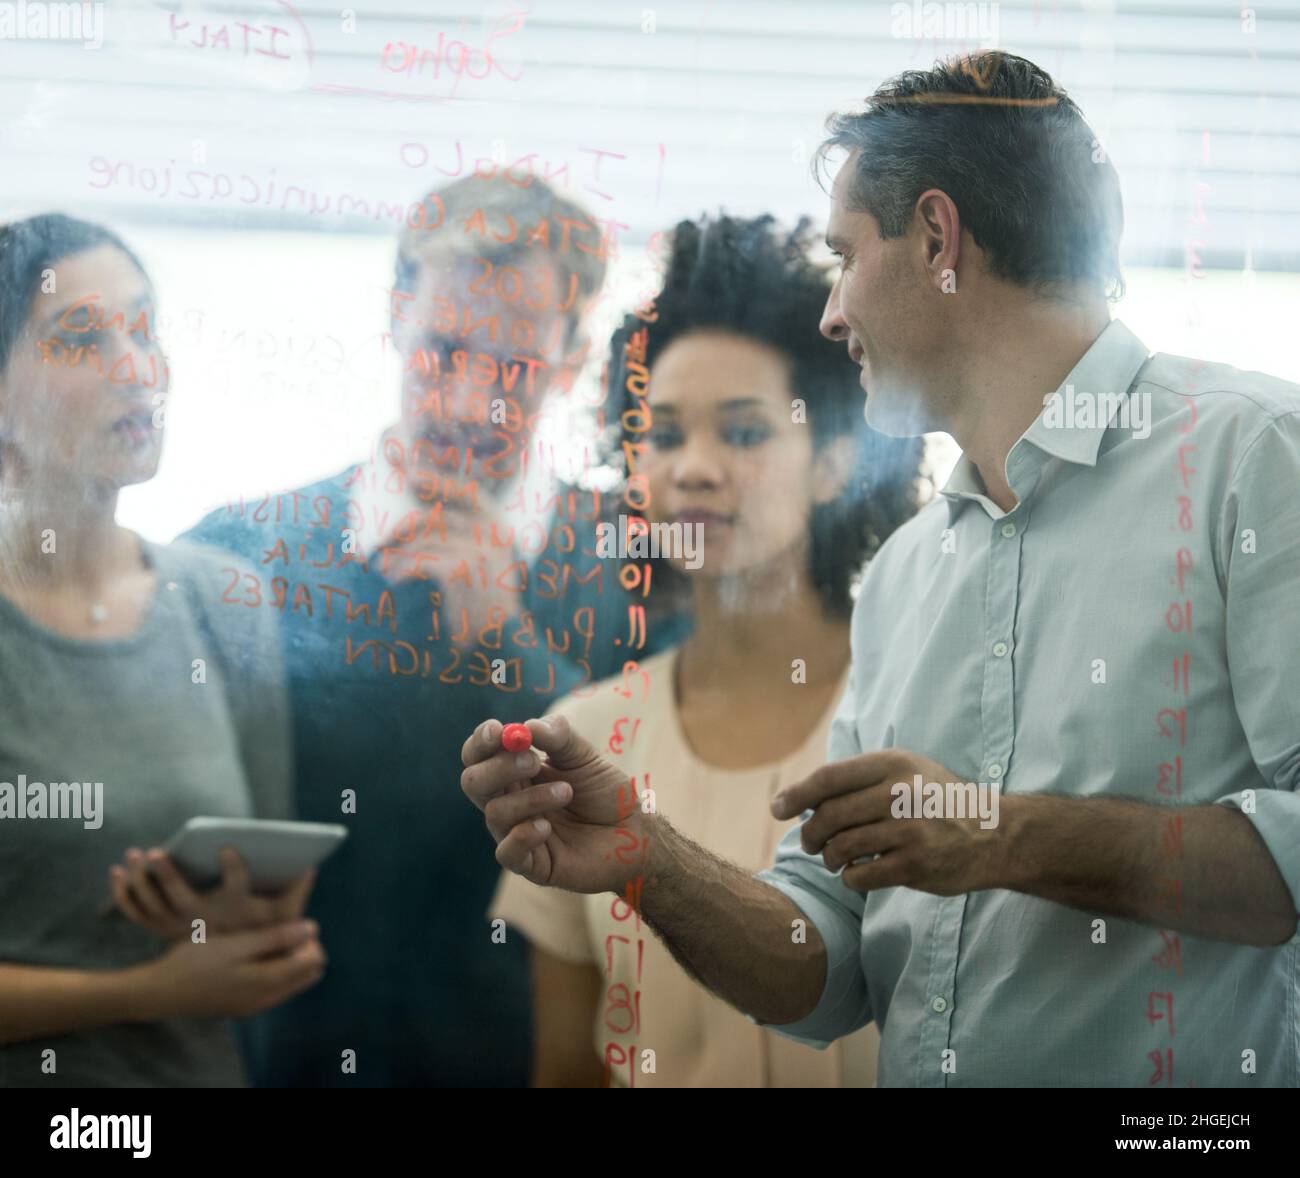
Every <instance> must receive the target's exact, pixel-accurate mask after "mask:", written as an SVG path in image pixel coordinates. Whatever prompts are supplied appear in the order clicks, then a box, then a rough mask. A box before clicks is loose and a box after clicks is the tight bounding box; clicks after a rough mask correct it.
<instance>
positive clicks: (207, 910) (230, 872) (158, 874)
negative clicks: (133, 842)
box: [109, 847, 316, 941]
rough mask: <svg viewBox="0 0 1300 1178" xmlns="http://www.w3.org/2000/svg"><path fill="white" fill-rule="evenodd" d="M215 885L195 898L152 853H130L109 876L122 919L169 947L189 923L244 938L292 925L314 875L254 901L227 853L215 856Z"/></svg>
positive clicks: (233, 854) (187, 931)
mask: <svg viewBox="0 0 1300 1178" xmlns="http://www.w3.org/2000/svg"><path fill="white" fill-rule="evenodd" d="M220 859H221V883H220V885H219V886H217V887H215V888H212V889H211V890H209V891H206V892H196V891H195V890H194V889H193V888H192V887H190V885H189V884H188V883H187V882H186V880H185V877H184V876H182V875H181V873H180V872H179V871H178V870H177V869H176V865H175V864H174V863H173V862H172V860H171V857H170V856H169V855H168V854H167V853H166V852H165V851H161V850H159V849H158V848H156V847H155V848H154V849H153V850H151V851H150V852H149V853H148V854H147V855H146V854H144V853H143V852H141V851H140V850H138V849H137V848H135V847H132V848H131V849H130V850H129V851H127V853H126V864H125V866H121V865H119V866H115V867H113V868H111V869H110V871H109V883H110V886H111V887H112V890H113V901H114V903H115V904H116V905H117V907H118V908H119V909H120V910H121V912H122V914H123V915H124V916H126V917H127V918H128V919H130V920H131V921H133V922H134V923H136V924H138V925H140V926H141V927H142V928H146V929H148V930H149V931H150V932H151V933H154V934H155V935H157V936H159V937H163V938H165V939H166V940H169V941H176V940H181V939H185V940H188V939H189V937H190V935H191V933H192V932H193V929H194V922H195V921H196V920H201V921H203V922H204V925H205V926H206V929H207V931H208V932H209V933H232V932H244V931H247V930H250V929H259V928H266V927H268V926H269V925H274V924H281V923H283V922H284V921H287V920H295V919H296V918H298V917H299V916H301V915H302V914H303V911H304V910H305V909H306V907H307V898H308V897H309V896H310V895H311V889H312V886H313V885H314V884H315V882H316V872H315V871H306V872H304V873H303V874H302V875H301V876H299V877H298V878H297V879H296V880H295V881H294V882H293V883H292V884H291V885H290V886H289V887H288V888H286V889H285V890H284V891H283V892H281V893H280V894H279V895H276V896H258V895H254V893H253V891H252V887H251V885H250V882H249V877H248V869H247V868H246V867H245V866H244V861H243V860H242V859H241V858H240V857H239V853H238V852H237V851H236V850H235V849H234V848H233V847H225V848H223V849H222V851H221V855H220Z"/></svg>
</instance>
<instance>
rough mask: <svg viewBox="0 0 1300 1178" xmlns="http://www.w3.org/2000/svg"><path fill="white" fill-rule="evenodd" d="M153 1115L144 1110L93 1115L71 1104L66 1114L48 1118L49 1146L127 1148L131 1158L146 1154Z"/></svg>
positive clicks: (64, 1147)
mask: <svg viewBox="0 0 1300 1178" xmlns="http://www.w3.org/2000/svg"><path fill="white" fill-rule="evenodd" d="M152 1126H153V1118H152V1117H151V1116H149V1114H148V1113H145V1114H143V1115H141V1114H137V1113H132V1114H130V1115H129V1116H127V1115H121V1116H110V1115H108V1114H107V1113H103V1114H100V1115H99V1116H96V1115H95V1114H93V1113H85V1114H83V1113H82V1112H81V1110H80V1109H76V1108H74V1109H73V1110H72V1112H71V1113H70V1114H69V1115H68V1116H66V1117H65V1116H63V1115H62V1114H60V1115H59V1116H57V1117H51V1118H50V1127H51V1128H52V1129H53V1130H54V1132H53V1133H51V1134H50V1148H51V1149H129V1150H130V1151H131V1156H132V1157H133V1158H147V1157H148V1156H149V1155H150V1153H151V1152H152V1147H151V1146H150V1144H149V1140H150V1137H151V1129H152Z"/></svg>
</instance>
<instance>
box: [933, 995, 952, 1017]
mask: <svg viewBox="0 0 1300 1178" xmlns="http://www.w3.org/2000/svg"><path fill="white" fill-rule="evenodd" d="M930 1005H931V1006H933V1007H934V1009H935V1011H936V1012H937V1013H938V1014H943V1012H944V1011H945V1010H947V1009H948V1000H947V999H946V998H942V997H940V998H936V999H935V1000H934V1001H933V1002H931V1003H930Z"/></svg>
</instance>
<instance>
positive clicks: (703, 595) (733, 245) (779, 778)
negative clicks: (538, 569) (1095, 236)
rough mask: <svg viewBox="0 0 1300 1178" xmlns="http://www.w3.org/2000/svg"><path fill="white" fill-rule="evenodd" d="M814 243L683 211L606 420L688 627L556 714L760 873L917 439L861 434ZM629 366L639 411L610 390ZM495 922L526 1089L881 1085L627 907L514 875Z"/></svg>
mask: <svg viewBox="0 0 1300 1178" xmlns="http://www.w3.org/2000/svg"><path fill="white" fill-rule="evenodd" d="M809 250H810V236H809V234H808V233H807V226H806V224H804V225H801V226H800V227H799V228H798V229H797V230H796V231H795V232H794V233H792V234H785V233H781V232H778V231H777V229H776V227H775V224H774V223H773V221H772V219H771V218H770V217H760V218H757V219H756V220H752V221H746V220H737V219H732V218H728V217H722V218H720V219H719V220H717V221H714V222H712V223H710V222H707V221H706V222H704V223H702V224H699V225H697V224H693V223H690V222H683V223H682V224H680V225H678V226H677V229H676V231H675V233H674V235H673V242H672V254H671V260H670V262H669V265H668V271H667V274H666V276H665V279H664V286H663V290H662V291H661V293H660V294H659V296H658V298H657V299H656V300H655V304H654V312H655V314H654V316H652V317H650V318H649V319H648V320H647V321H641V320H639V319H637V318H635V317H631V316H629V318H628V319H627V320H626V321H625V324H624V326H623V328H622V329H621V330H620V331H619V332H618V333H616V335H615V337H614V341H613V345H612V349H611V358H610V371H611V374H612V377H611V382H610V383H611V386H612V389H613V390H614V393H613V395H614V397H615V403H614V404H613V405H611V406H610V408H609V409H608V411H607V418H608V419H609V420H611V421H618V420H621V421H622V422H623V423H624V426H625V427H627V426H629V425H630V424H634V423H636V422H637V421H638V420H640V421H642V422H644V421H646V419H647V418H648V426H647V427H646V428H645V429H644V430H643V432H642V434H641V435H639V436H635V437H634V436H629V435H628V434H626V433H625V434H624V436H623V437H622V438H619V439H616V441H615V445H616V446H618V447H619V451H618V452H619V453H620V454H622V453H623V452H624V450H625V449H629V448H630V447H628V446H626V445H625V444H627V443H630V444H631V446H632V447H636V449H633V450H631V452H632V453H635V454H637V471H638V472H639V473H640V474H643V475H644V478H645V489H646V490H648V492H649V506H648V508H647V509H646V513H645V514H646V516H647V517H648V519H649V521H650V523H651V525H652V526H655V527H658V526H659V525H661V524H668V525H670V527H671V526H674V525H681V528H682V532H681V534H682V537H683V551H682V552H677V553H671V554H669V555H668V556H667V557H666V558H665V559H660V560H658V561H656V562H654V564H653V570H652V579H651V585H652V586H653V590H652V592H651V595H650V596H651V604H650V605H649V606H648V608H647V613H648V614H649V619H648V623H647V624H648V626H650V627H653V626H654V625H656V624H662V623H657V621H656V618H655V612H656V609H655V607H656V606H657V605H664V604H666V605H668V606H671V607H673V608H675V609H678V610H681V609H684V610H685V611H686V612H688V613H689V614H690V616H691V617H692V618H693V620H694V628H693V630H692V632H691V633H690V635H689V637H687V638H686V639H685V641H684V642H683V643H682V644H681V645H680V646H678V647H677V648H675V649H673V650H670V651H667V652H665V653H662V654H658V655H655V656H653V657H651V658H647V659H643V660H642V661H640V664H639V666H635V667H633V668H630V669H628V670H625V674H624V676H623V679H622V680H621V681H618V682H614V683H609V682H607V683H603V684H598V685H596V686H595V688H594V689H593V690H591V691H589V692H583V693H582V698H578V697H576V696H570V697H569V698H567V699H565V700H562V701H561V702H560V703H559V704H557V705H556V706H555V708H554V709H553V711H555V712H557V713H560V714H562V715H565V716H567V717H568V719H569V721H570V723H571V724H572V725H573V726H574V728H575V729H576V730H577V731H578V732H580V733H581V734H582V735H583V736H584V737H586V739H587V740H589V741H591V742H592V743H593V744H594V745H595V746H596V747H597V748H599V749H600V750H601V751H602V754H604V753H608V754H609V755H610V756H611V758H612V760H613V762H614V763H616V764H618V765H619V766H620V767H621V768H622V769H624V770H626V771H627V773H628V774H629V775H630V776H632V777H634V778H635V779H636V781H637V783H638V792H639V793H640V792H642V791H644V790H645V789H646V788H647V787H648V788H650V789H652V790H653V791H654V797H655V807H656V809H657V810H658V811H660V812H662V813H664V814H667V815H669V816H670V817H671V819H672V822H673V824H674V825H675V826H676V827H677V828H678V829H679V830H681V831H682V832H683V833H684V834H685V835H687V836H688V837H690V838H692V839H694V840H695V841H696V842H698V843H700V844H701V845H703V846H705V847H707V848H709V849H710V850H712V851H714V852H716V853H718V854H722V855H725V856H726V857H727V858H728V859H730V860H732V861H733V862H735V863H736V864H738V865H740V866H741V867H747V868H750V869H752V870H754V871H757V870H759V869H761V868H763V867H767V866H769V865H770V864H771V861H772V854H773V850H774V848H775V846H776V844H777V843H778V842H779V841H780V838H781V836H782V834H784V832H785V830H786V829H787V827H788V825H789V824H788V823H783V822H777V821H776V820H775V819H773V818H772V816H771V811H770V809H769V804H770V800H771V797H772V795H773V794H774V793H775V792H776V791H777V790H778V789H780V788H781V787H782V786H783V785H787V784H790V783H792V782H795V781H798V780H801V779H802V778H804V777H806V776H807V775H808V774H809V773H811V772H812V771H813V770H814V769H816V768H817V767H818V766H820V765H822V764H823V763H824V761H825V757H826V747H827V738H828V735H829V730H830V723H831V717H832V714H833V711H834V708H835V705H836V703H837V702H838V700H839V697H840V696H841V695H842V694H843V692H844V688H845V685H846V679H847V674H848V666H849V613H850V605H851V601H850V588H851V585H852V582H853V580H854V578H855V577H856V576H857V575H858V574H859V573H860V571H861V569H862V566H863V564H864V562H865V561H866V560H867V558H868V557H870V556H871V554H872V553H873V552H874V551H875V549H876V548H877V547H878V546H879V545H880V544H881V543H883V542H884V541H885V540H886V539H887V538H888V536H889V535H890V533H891V532H892V531H893V530H894V529H895V528H896V527H898V526H899V525H900V524H902V523H903V522H905V521H906V520H907V519H908V518H909V517H910V516H911V515H912V514H913V512H914V511H915V510H916V506H917V498H918V492H919V490H920V487H921V485H922V476H921V471H920V460H921V442H920V441H919V440H904V441H895V440H892V439H889V438H884V437H882V436H881V435H879V434H876V433H874V432H873V431H871V430H869V429H868V428H867V427H866V425H865V423H864V421H863V413H862V391H861V386H860V384H859V370H858V368H857V366H856V365H855V364H854V363H853V362H852V361H851V360H850V359H849V358H848V357H847V356H846V355H845V353H844V351H843V349H842V348H837V347H836V346H835V345H833V344H831V343H829V342H828V341H827V340H825V339H823V338H822V337H821V336H820V335H819V334H818V331H817V324H818V320H819V318H820V316H821V314H822V310H823V308H824V306H825V304H826V299H827V296H828V294H829V293H830V289H831V284H830V279H829V276H828V274H827V272H826V270H825V269H824V268H823V267H820V266H818V265H816V264H814V262H813V261H812V260H811V258H810V256H809ZM636 365H642V366H643V367H642V368H641V369H640V370H639V371H641V372H644V369H648V370H649V385H648V388H646V387H645V385H644V381H640V382H639V383H640V384H641V390H642V392H643V394H644V397H645V399H646V400H647V401H648V412H647V406H646V405H642V406H639V407H638V406H636V404H635V401H634V399H633V398H632V397H631V396H629V395H627V394H625V393H623V391H622V390H625V389H626V388H627V387H628V384H629V380H628V378H629V376H635V375H636V373H637V371H638V369H636V367H635V366H636ZM631 383H632V384H633V385H634V386H635V385H636V384H637V383H638V381H636V380H633V381H632V382H631ZM628 411H631V412H628ZM625 412H626V416H624V413H625ZM700 527H702V529H703V535H702V537H701V536H700V535H699V533H698V531H697V530H696V529H698V528H700ZM669 534H671V533H669ZM688 538H689V541H690V542H687V541H688ZM700 539H702V547H699V546H698V545H697V544H695V543H694V541H697V540H700ZM629 547H630V545H629ZM697 547H699V550H698V551H694V552H692V551H690V549H692V548H697ZM663 599H667V600H666V601H665V600H663ZM660 612H662V611H660ZM490 915H491V916H493V917H497V918H501V919H504V920H505V921H506V922H507V923H509V924H512V925H514V926H516V927H518V928H519V929H520V930H521V931H522V933H523V934H524V935H525V936H527V937H528V939H529V941H530V942H531V945H532V960H533V970H534V1010H535V1018H536V1020H537V1038H536V1042H537V1049H536V1062H535V1070H534V1082H535V1083H536V1084H537V1085H539V1086H586V1085H599V1084H602V1083H608V1084H612V1085H614V1086H629V1085H634V1086H636V1087H841V1086H843V1087H864V1086H870V1085H871V1084H873V1083H874V1077H875V1062H876V1052H877V1048H878V1045H879V1036H878V1034H877V1032H876V1030H875V1028H874V1027H867V1028H864V1029H863V1030H861V1031H859V1032H857V1033H856V1034H854V1035H852V1036H850V1037H848V1038H847V1039H844V1040H841V1041H840V1042H838V1043H835V1044H834V1045H833V1046H831V1047H830V1048H828V1049H827V1050H826V1051H824V1052H818V1051H814V1050H812V1049H811V1048H808V1047H805V1046H802V1045H800V1044H796V1043H793V1042H790V1041H789V1040H785V1039H782V1038H780V1037H779V1036H777V1035H775V1034H773V1033H772V1032H770V1031H767V1030H765V1029H763V1028H761V1027H759V1026H757V1025H756V1024H754V1023H751V1022H749V1021H748V1020H747V1019H746V1018H745V1017H744V1016H743V1015H741V1014H740V1013H739V1012H737V1011H735V1010H733V1009H732V1008H731V1007H729V1006H727V1005H726V1004H725V1003H724V1002H722V1001H721V1000H720V999H718V998H715V997H714V996H712V995H711V994H709V993H708V991H707V990H705V989H704V987H702V986H700V985H699V984H697V983H696V982H694V981H693V980H692V979H691V978H690V977H688V976H687V974H686V972H685V971H684V970H683V969H682V968H681V967H680V966H679V965H678V964H677V963H676V962H675V961H674V960H673V959H672V957H671V955H670V954H669V952H668V950H667V949H666V948H665V947H664V946H663V944H662V943H661V942H660V941H659V940H657V939H656V938H655V937H654V936H653V935H651V934H650V933H649V931H648V930H647V929H644V928H642V929H640V930H639V932H638V931H637V930H635V928H634V923H633V921H632V920H630V919H629V917H630V912H629V909H628V908H627V906H626V904H624V902H623V901H622V900H618V899H612V898H611V897H610V896H608V895H598V896H580V895H575V894H572V893H569V892H564V891H560V890H558V889H551V888H539V887H536V886H534V885H533V884H531V883H529V882H528V881H526V880H525V879H523V878H522V877H521V876H518V875H514V874H511V873H509V872H507V873H504V875H503V877H502V880H501V884H500V886H499V889H498V891H497V895H496V899H495V901H494V904H493V907H492V908H491V910H490ZM638 937H639V938H640V942H641V943H640V944H638V943H637V940H638ZM647 1048H649V1049H652V1051H651V1054H652V1055H653V1056H654V1064H653V1066H652V1067H649V1066H647V1065H646V1056H645V1054H644V1052H645V1049H647Z"/></svg>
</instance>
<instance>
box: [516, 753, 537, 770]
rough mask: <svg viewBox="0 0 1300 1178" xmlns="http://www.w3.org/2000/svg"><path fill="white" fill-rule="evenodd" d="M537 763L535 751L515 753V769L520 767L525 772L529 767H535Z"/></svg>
mask: <svg viewBox="0 0 1300 1178" xmlns="http://www.w3.org/2000/svg"><path fill="white" fill-rule="evenodd" d="M537 764H538V761H537V755H536V754H535V753H532V752H527V753H516V754H515V768H516V769H522V770H524V771H525V772H527V771H528V770H530V769H536V768H537Z"/></svg>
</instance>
